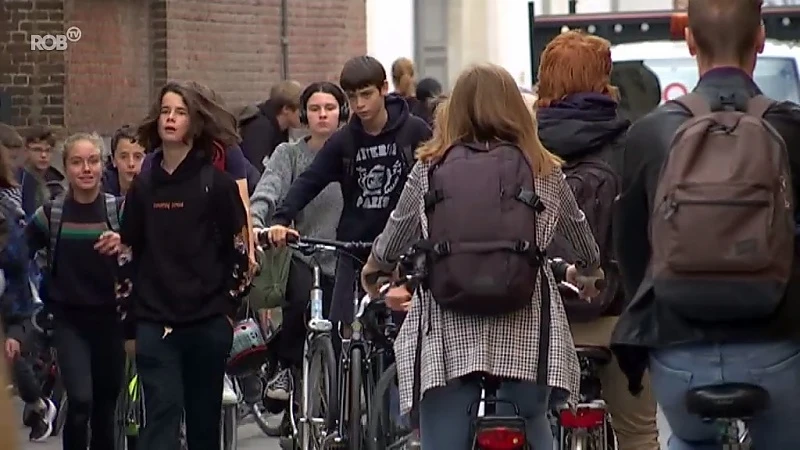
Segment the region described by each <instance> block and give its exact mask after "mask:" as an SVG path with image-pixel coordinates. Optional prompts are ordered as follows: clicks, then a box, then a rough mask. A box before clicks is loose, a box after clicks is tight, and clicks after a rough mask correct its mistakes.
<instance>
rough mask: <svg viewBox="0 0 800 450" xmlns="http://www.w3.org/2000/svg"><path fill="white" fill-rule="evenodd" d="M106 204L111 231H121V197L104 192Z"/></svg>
mask: <svg viewBox="0 0 800 450" xmlns="http://www.w3.org/2000/svg"><path fill="white" fill-rule="evenodd" d="M103 196H104V197H105V199H104V200H105V205H106V218H107V219H108V225H109V226H110V227H111V231H119V229H120V225H119V199H117V197H115V196H113V195H111V194H105V193H104V194H103Z"/></svg>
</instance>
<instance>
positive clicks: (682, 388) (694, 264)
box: [612, 0, 800, 450]
mask: <svg viewBox="0 0 800 450" xmlns="http://www.w3.org/2000/svg"><path fill="white" fill-rule="evenodd" d="M764 41H765V35H764V26H763V22H762V21H761V2H757V1H745V0H741V1H735V2H731V1H723V0H705V1H702V2H700V1H692V2H689V6H688V28H687V29H686V44H687V47H688V49H689V52H690V53H691V54H692V56H694V57H695V58H696V61H697V68H698V73H699V82H698V84H697V86H696V87H695V88H694V90H693V91H692V93H691V94H690V95H688V96H684V97H680V98H678V99H676V100H675V101H670V102H667V103H665V104H663V105H661V106H659V107H658V108H657V109H656V110H655V111H653V112H652V113H650V114H648V115H647V116H645V117H644V118H642V119H640V120H639V121H638V122H636V123H635V124H634V125H633V127H631V129H630V131H629V133H628V136H627V142H626V144H625V147H624V155H623V160H624V167H623V172H622V192H623V194H622V196H621V197H620V199H619V202H618V209H617V216H616V217H615V221H614V223H615V239H614V243H615V247H616V254H617V257H618V260H619V263H620V268H621V272H622V275H623V282H624V285H625V290H626V291H627V292H628V294H629V295H632V297H633V298H632V300H631V302H630V304H629V305H628V306H627V307H626V309H625V310H624V312H623V314H622V316H620V319H619V321H618V322H617V326H616V328H615V330H614V334H613V336H612V349H613V350H614V351H615V353H616V355H617V358H618V360H619V363H620V367H621V368H622V369H623V371H625V373H626V375H627V376H628V379H629V383H630V387H631V389H632V391H636V390H639V389H641V387H642V373H643V372H644V370H645V368H648V369H649V373H650V379H651V382H652V389H653V393H654V395H655V399H656V401H657V402H658V404H659V405H660V406H661V409H662V410H663V412H664V415H665V416H666V419H667V421H668V422H669V425H670V428H671V429H672V436H671V438H670V441H669V448H670V449H671V450H691V449H698V450H699V449H721V448H722V446H721V445H720V444H719V443H717V439H718V433H719V430H718V428H717V426H716V425H715V424H714V423H712V422H707V421H704V420H703V419H702V418H701V417H697V416H695V415H693V414H692V413H690V411H689V410H688V409H687V402H686V394H687V392H688V391H689V390H690V389H692V388H696V387H700V386H705V385H717V384H721V383H749V384H754V385H756V386H760V387H762V388H763V389H765V390H766V391H767V393H768V394H769V398H770V401H769V405H768V406H767V407H766V408H765V409H764V410H763V411H759V412H758V413H756V414H755V415H754V416H753V417H751V418H749V420H748V421H747V426H748V428H749V431H750V437H751V438H752V446H753V448H764V449H789V448H794V447H795V446H796V445H797V442H800V405H798V403H797V401H796V400H795V399H796V398H797V397H798V395H800V384H798V383H797V382H796V381H797V376H798V374H800V329H799V328H798V327H797V323H796V318H797V317H798V316H800V291H798V289H800V276H798V275H800V274H799V273H798V270H797V269H798V264H797V262H798V259H797V255H798V252H797V248H796V246H795V242H794V241H795V219H794V217H795V216H794V214H795V202H796V200H797V199H798V198H800V107H798V105H797V104H794V103H791V102H775V101H773V100H771V99H768V98H766V97H763V96H761V90H760V89H759V87H758V86H757V85H756V84H755V83H754V82H753V77H752V75H753V70H754V68H755V65H756V60H757V55H758V54H759V53H760V52H761V51H762V50H763V48H764ZM731 123H736V124H737V125H736V127H735V128H730V124H731ZM716 130H725V132H724V133H719V132H717V131H716ZM776 132H777V133H776ZM687 182H690V184H686V183H687ZM687 187H688V190H687ZM718 187H719V188H720V189H722V190H719V191H718V190H717V188H718ZM750 192H752V195H755V196H757V197H751V196H750V195H751V194H749V193H750ZM665 198H666V199H671V200H669V201H667V202H664V201H663V200H662V199H665ZM756 199H757V201H755V202H754V200H756ZM744 205H752V206H744ZM761 205H764V206H761Z"/></svg>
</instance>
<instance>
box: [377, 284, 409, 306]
mask: <svg viewBox="0 0 800 450" xmlns="http://www.w3.org/2000/svg"><path fill="white" fill-rule="evenodd" d="M383 298H384V299H385V303H386V306H388V307H389V309H391V310H392V311H399V312H408V310H410V309H411V292H409V291H408V289H407V288H406V285H402V286H392V287H390V288H389V289H388V290H387V291H386V292H385V293H384V294H383Z"/></svg>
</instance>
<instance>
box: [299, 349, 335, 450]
mask: <svg viewBox="0 0 800 450" xmlns="http://www.w3.org/2000/svg"><path fill="white" fill-rule="evenodd" d="M307 361H308V362H307V364H308V365H309V368H308V382H309V385H308V386H304V387H303V389H302V390H301V392H302V393H304V394H308V411H307V412H306V413H307V416H308V417H307V418H308V419H309V421H307V422H306V423H305V424H304V425H302V426H303V427H307V431H303V432H301V433H300V438H301V448H303V447H302V444H303V443H304V442H302V440H304V439H309V440H310V442H309V444H310V446H309V447H308V448H321V446H322V440H323V439H324V438H325V436H326V435H327V434H328V433H330V432H331V431H333V430H334V429H335V427H336V420H337V418H338V417H339V402H338V398H339V396H338V393H337V386H338V385H337V384H336V374H337V366H336V354H335V353H334V351H333V343H332V342H331V337H330V336H329V335H327V334H322V335H319V336H317V337H315V338H314V339H313V340H312V341H311V346H310V347H309V350H308V360H307ZM300 400H301V403H300V404H301V405H303V404H304V400H305V399H302V398H301V399H300ZM301 411H302V408H301ZM313 419H322V424H321V425H318V424H317V423H315V421H314V420H313ZM312 446H313V447H312Z"/></svg>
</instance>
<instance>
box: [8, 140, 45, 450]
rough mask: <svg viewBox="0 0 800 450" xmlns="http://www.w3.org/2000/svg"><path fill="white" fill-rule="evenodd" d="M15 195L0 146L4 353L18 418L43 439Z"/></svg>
mask: <svg viewBox="0 0 800 450" xmlns="http://www.w3.org/2000/svg"><path fill="white" fill-rule="evenodd" d="M20 199H21V194H20V186H19V183H17V181H16V179H15V177H14V169H13V167H12V165H11V162H10V158H9V153H8V151H7V149H6V148H5V147H4V146H3V145H2V144H0V236H2V248H0V270H2V274H3V279H4V289H3V291H2V294H0V318H1V319H2V326H3V330H4V332H5V333H4V334H5V336H6V338H5V341H4V355H5V358H6V359H7V361H8V364H9V366H10V367H11V374H12V377H13V380H14V384H15V385H16V386H17V392H18V393H19V397H20V399H22V401H23V402H25V409H24V413H23V419H22V421H23V424H24V425H25V426H27V427H30V429H31V431H30V433H29V435H28V437H29V439H30V440H31V441H33V442H43V441H45V440H47V438H48V437H50V434H51V433H52V431H53V419H54V418H55V415H56V406H55V405H54V404H53V402H51V401H50V399H48V398H46V397H45V396H44V395H43V393H42V389H41V386H40V384H39V382H38V380H37V379H36V376H35V375H34V372H33V367H32V366H31V364H30V363H29V361H28V360H27V358H25V355H26V354H28V353H29V352H31V351H36V350H35V349H36V346H35V344H36V341H35V338H36V336H35V335H34V333H33V328H32V326H31V317H32V315H33V314H34V313H35V312H36V308H37V305H36V304H35V301H34V293H33V291H32V288H31V284H30V278H29V277H30V268H31V264H30V252H29V250H28V245H27V242H26V239H25V212H24V211H23V210H22V205H21V203H20ZM2 386H5V384H3V385H2Z"/></svg>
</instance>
